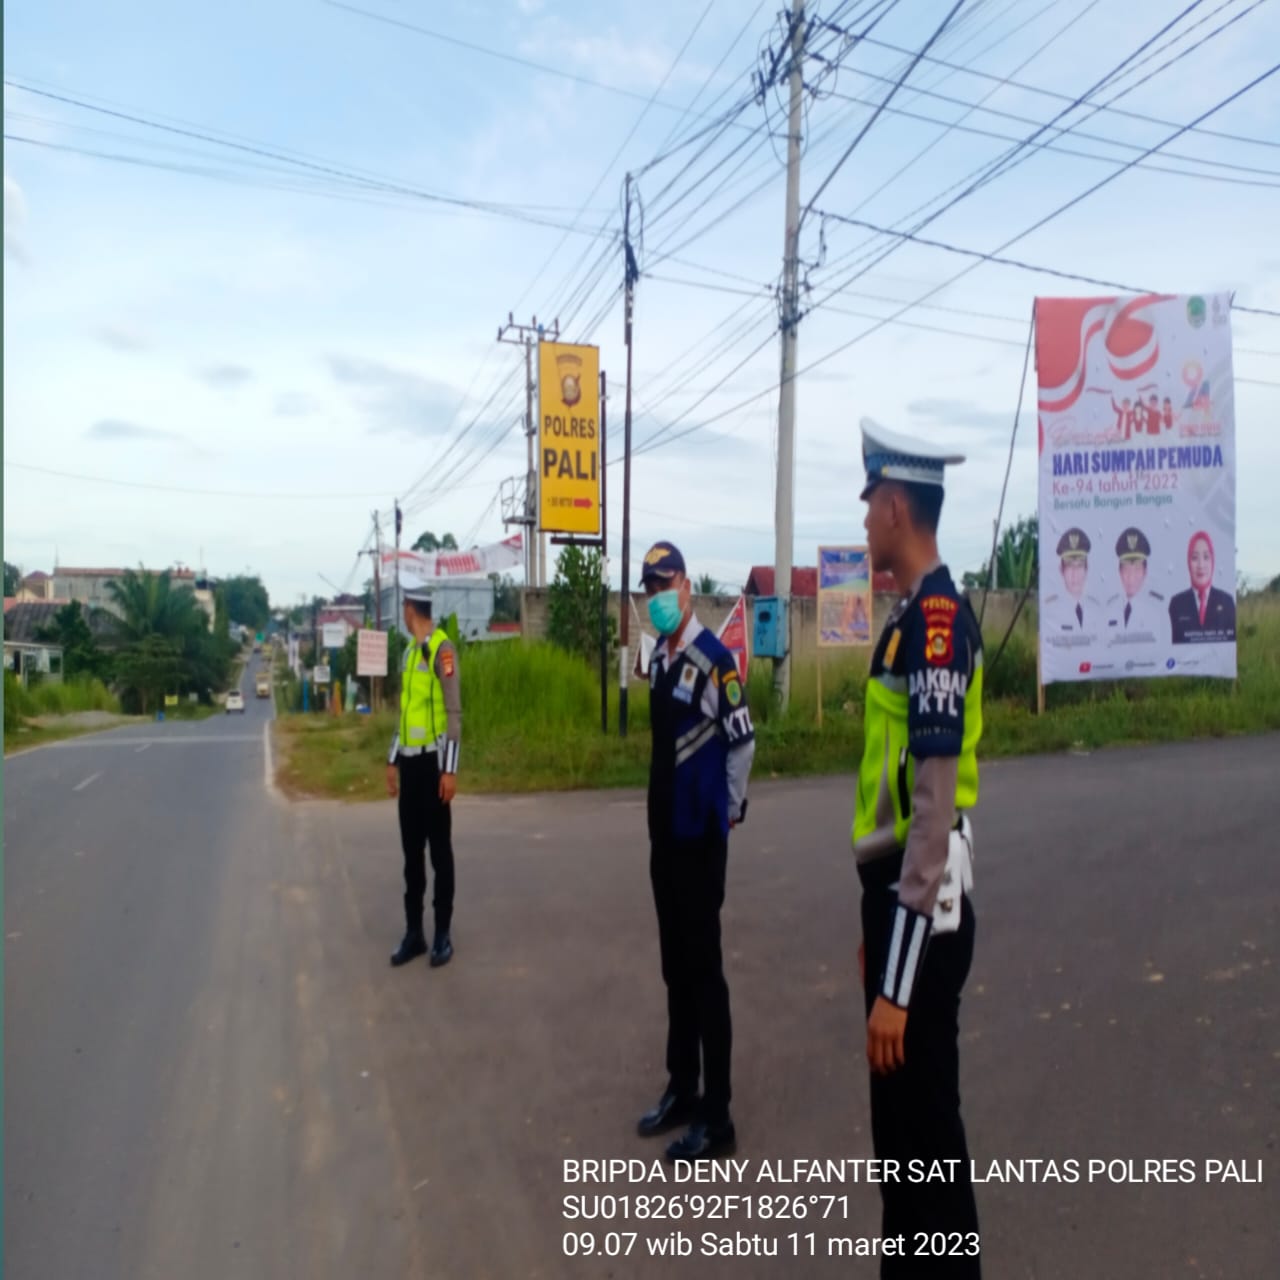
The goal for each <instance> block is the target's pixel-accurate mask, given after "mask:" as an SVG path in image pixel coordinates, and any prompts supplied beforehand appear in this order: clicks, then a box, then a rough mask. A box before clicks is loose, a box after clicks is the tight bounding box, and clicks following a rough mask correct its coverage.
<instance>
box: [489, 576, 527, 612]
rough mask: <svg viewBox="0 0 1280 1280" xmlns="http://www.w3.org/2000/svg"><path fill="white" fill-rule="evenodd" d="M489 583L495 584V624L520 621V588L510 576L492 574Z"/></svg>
mask: <svg viewBox="0 0 1280 1280" xmlns="http://www.w3.org/2000/svg"><path fill="white" fill-rule="evenodd" d="M489 581H490V582H492V583H493V618H492V621H494V622H519V621H520V587H519V585H518V584H517V583H516V580H515V579H514V578H513V577H512V576H511V575H510V574H509V573H507V574H497V573H491V574H490V575H489Z"/></svg>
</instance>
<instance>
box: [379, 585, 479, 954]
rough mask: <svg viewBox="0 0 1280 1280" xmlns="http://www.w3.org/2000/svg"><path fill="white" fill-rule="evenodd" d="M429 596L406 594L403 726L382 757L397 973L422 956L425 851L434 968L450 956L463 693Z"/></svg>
mask: <svg viewBox="0 0 1280 1280" xmlns="http://www.w3.org/2000/svg"><path fill="white" fill-rule="evenodd" d="M431 608H432V606H431V593H430V592H429V591H427V590H426V589H409V590H406V591H405V593H404V626H405V630H406V631H407V632H408V633H409V635H410V637H411V638H412V643H411V644H410V645H409V646H408V647H407V648H406V649H405V654H404V666H403V669H402V671H401V674H400V721H399V723H398V725H397V727H396V734H395V737H394V738H392V740H391V752H390V755H389V756H388V758H387V794H388V795H390V796H392V797H395V796H396V795H397V793H398V794H399V798H400V844H401V848H402V850H403V853H404V916H405V934H404V938H403V939H402V940H401V942H400V945H399V946H398V947H397V948H396V949H395V951H394V952H393V953H392V955H391V963H392V965H394V966H395V967H396V968H399V967H400V966H401V965H405V964H408V963H409V961H411V960H414V959H416V958H417V957H418V956H420V955H423V954H424V953H425V952H426V950H427V939H426V935H425V933H424V932H423V928H422V909H423V899H424V898H425V896H426V891H427V864H426V850H427V846H428V845H429V846H430V848H431V870H432V871H433V872H434V873H435V892H434V895H433V898H432V909H433V913H434V916H435V936H434V937H433V939H432V942H431V960H430V964H431V967H432V968H433V969H438V968H440V966H441V965H446V964H448V963H449V961H450V960H451V959H452V958H453V940H452V938H451V936H450V926H451V923H452V920H453V892H454V873H453V809H452V804H453V797H454V795H455V794H456V792H457V787H458V753H459V750H460V748H461V745H462V693H461V689H460V686H459V677H458V651H457V649H456V648H455V647H454V644H453V641H452V640H450V639H449V637H448V636H447V635H446V634H445V633H444V631H443V630H441V629H440V628H438V627H437V626H436V625H435V623H434V622H433V620H432V617H431Z"/></svg>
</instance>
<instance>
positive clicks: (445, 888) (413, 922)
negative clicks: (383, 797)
mask: <svg viewBox="0 0 1280 1280" xmlns="http://www.w3.org/2000/svg"><path fill="white" fill-rule="evenodd" d="M399 766H400V844H401V847H402V848H403V849H404V919H405V925H406V927H407V928H408V930H409V932H410V933H413V932H418V933H421V932H422V904H423V899H424V898H425V897H426V892H427V865H426V857H425V852H426V847H427V845H430V846H431V870H432V871H433V872H434V873H435V878H436V888H435V895H434V897H433V899H432V906H433V908H434V909H435V926H436V929H437V930H447V929H448V928H449V925H450V922H451V921H452V919H453V814H452V811H451V810H450V807H449V806H448V805H447V804H443V803H442V802H441V800H440V766H439V764H438V763H437V760H436V757H435V756H434V755H420V756H407V757H403V756H402V757H401V758H400V760H399Z"/></svg>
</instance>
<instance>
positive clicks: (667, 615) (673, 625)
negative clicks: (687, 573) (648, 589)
mask: <svg viewBox="0 0 1280 1280" xmlns="http://www.w3.org/2000/svg"><path fill="white" fill-rule="evenodd" d="M683 616H684V610H683V609H681V608H680V592H679V590H678V588H676V587H671V588H669V589H668V590H666V591H659V592H658V594H657V595H653V596H650V597H649V621H650V622H652V623H653V625H654V628H655V630H656V631H657V632H658V633H659V634H660V635H664V636H669V635H674V634H675V632H676V631H677V630H678V628H679V626H680V619H681V618H682V617H683Z"/></svg>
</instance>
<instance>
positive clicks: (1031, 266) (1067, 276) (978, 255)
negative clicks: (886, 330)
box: [822, 213, 1280, 355]
mask: <svg viewBox="0 0 1280 1280" xmlns="http://www.w3.org/2000/svg"><path fill="white" fill-rule="evenodd" d="M822 216H823V217H827V218H833V219H834V220H835V221H836V222H847V223H849V224H850V225H851V226H855V227H862V228H865V229H866V230H868V231H874V232H876V233H877V234H879V235H886V236H896V237H897V238H898V239H900V240H909V241H911V243H912V244H918V245H923V246H924V247H925V248H928V249H941V250H942V251H943V252H945V253H955V254H960V255H962V256H963V257H966V258H974V259H977V260H978V261H979V262H990V263H992V264H994V265H995V266H999V267H1016V268H1018V270H1020V271H1034V272H1035V273H1036V274H1038V275H1044V276H1056V277H1057V278H1058V279H1060V280H1072V281H1074V282H1075V283H1077V284H1088V285H1096V286H1098V287H1099V288H1102V289H1115V290H1116V291H1117V292H1119V293H1132V294H1146V293H1154V292H1156V291H1155V290H1153V289H1146V288H1142V287H1140V286H1139V285H1134V284H1122V283H1121V282H1119V281H1116V280H1106V279H1102V278H1101V277H1099V276H1089V275H1082V274H1081V273H1080V272H1077V271H1064V270H1062V269H1061V268H1058V267H1045V266H1038V265H1036V264H1035V263H1032V262H1023V261H1021V260H1020V259H1018V258H1008V257H1004V256H1002V255H1001V254H999V253H982V252H980V251H979V250H977V249H965V248H962V247H961V246H959V245H954V244H948V243H947V242H946V241H944V240H934V239H930V238H929V237H927V236H920V235H916V234H914V233H913V232H910V231H894V230H892V229H891V228H889V227H881V226H877V225H876V224H875V223H874V222H866V221H864V220H863V219H861V218H846V217H845V216H844V215H843V214H836V213H825V214H823V215H822ZM1010 243H1013V242H1012V241H1010ZM950 284H951V281H946V282H944V283H943V284H942V285H939V286H938V288H937V289H933V290H930V291H929V293H927V294H924V295H922V296H924V297H932V296H933V295H934V293H937V292H940V291H941V290H942V289H945V288H947V287H949V285H950ZM909 305H911V306H923V305H924V304H923V303H921V302H912V303H910V304H909ZM1231 309H1232V311H1242V312H1246V313H1248V314H1249V315H1255V316H1273V317H1275V318H1277V319H1280V311H1269V310H1267V309H1266V308H1265V307H1246V306H1242V305H1241V304H1240V303H1238V302H1233V303H1232V304H1231ZM1253 354H1257V355H1272V354H1274V353H1273V352H1265V351H1264V352H1254V353H1253Z"/></svg>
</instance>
